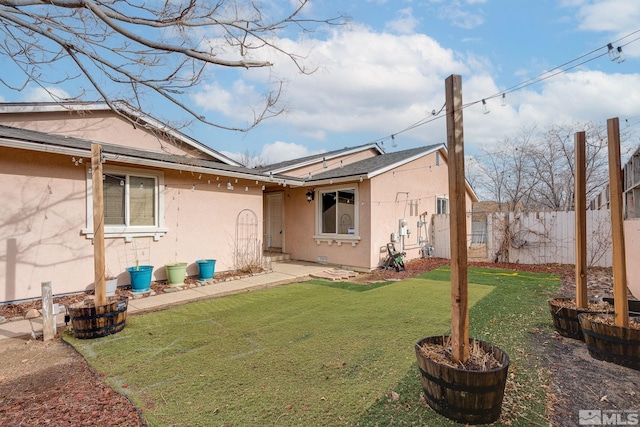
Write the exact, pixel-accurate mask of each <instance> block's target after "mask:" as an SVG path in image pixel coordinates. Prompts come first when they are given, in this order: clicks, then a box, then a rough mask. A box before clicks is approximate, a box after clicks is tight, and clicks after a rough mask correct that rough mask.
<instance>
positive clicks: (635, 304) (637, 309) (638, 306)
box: [602, 297, 640, 316]
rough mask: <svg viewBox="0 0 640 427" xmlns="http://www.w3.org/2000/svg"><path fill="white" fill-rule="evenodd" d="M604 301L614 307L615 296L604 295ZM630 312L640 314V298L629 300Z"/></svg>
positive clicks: (633, 314) (634, 314) (635, 314)
mask: <svg viewBox="0 0 640 427" xmlns="http://www.w3.org/2000/svg"><path fill="white" fill-rule="evenodd" d="M602 301H604V302H608V303H609V304H610V305H611V307H614V299H613V297H603V298H602ZM627 303H628V306H629V314H630V315H632V316H640V300H637V299H630V300H628V302H627Z"/></svg>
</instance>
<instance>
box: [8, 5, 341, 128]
mask: <svg viewBox="0 0 640 427" xmlns="http://www.w3.org/2000/svg"><path fill="white" fill-rule="evenodd" d="M308 2H309V0H298V2H297V4H295V5H294V6H292V7H291V8H290V10H289V11H276V10H275V9H273V10H271V9H269V10H268V11H267V10H265V9H263V6H260V5H259V4H258V3H255V2H254V1H253V0H248V1H241V0H217V1H216V0H205V1H196V0H182V1H181V0H178V1H171V2H157V3H156V2H145V1H141V0H134V1H129V0H106V1H101V0H0V22H1V23H2V25H0V32H2V33H4V35H5V37H4V42H2V43H0V55H4V56H5V57H7V58H8V59H9V60H10V63H11V64H12V65H13V66H15V67H16V68H17V69H18V70H19V71H20V72H21V73H23V75H24V77H22V78H16V77H12V78H9V77H7V76H1V77H0V84H3V85H4V86H5V87H7V88H9V89H11V90H22V89H24V88H25V87H27V85H28V84H30V83H32V82H33V83H35V84H37V85H39V86H40V87H42V88H44V89H45V90H49V92H51V91H50V88H48V86H51V85H60V84H63V83H68V82H70V81H78V82H79V83H81V81H84V82H86V83H88V84H89V88H90V89H91V90H95V92H96V93H97V94H99V96H100V97H101V98H102V100H104V101H106V102H107V104H108V105H110V106H112V107H113V106H114V105H115V104H114V101H116V100H123V101H125V102H127V103H128V104H129V105H131V106H132V108H135V109H139V110H143V109H144V108H143V103H144V102H145V101H146V100H147V96H149V95H151V97H152V98H153V97H154V96H157V95H159V96H160V97H162V98H163V99H165V100H166V101H168V102H170V103H172V104H175V105H177V106H178V107H180V108H181V109H182V110H183V111H185V112H186V113H187V114H189V115H190V116H192V117H193V118H195V119H197V120H199V121H202V122H204V123H207V124H209V125H212V126H216V127H219V128H222V129H229V130H235V131H247V130H249V129H251V128H253V127H254V126H256V125H257V124H258V123H260V122H261V121H262V120H264V119H266V118H269V117H273V116H277V115H278V114H280V113H281V112H282V111H283V110H284V108H277V107H276V105H277V103H278V100H279V97H280V94H281V91H282V86H283V84H282V82H276V83H275V85H274V86H275V88H274V89H273V91H272V92H269V93H267V94H265V96H264V98H263V103H262V106H261V107H260V108H259V109H256V110H255V111H254V117H253V120H252V121H251V122H250V123H248V125H247V126H229V125H225V124H221V123H215V122H213V121H211V120H209V119H207V118H206V117H205V116H203V115H202V114H199V113H198V112H196V111H195V110H194V109H193V108H191V107H190V106H188V105H187V104H186V103H185V102H184V101H183V100H182V99H181V95H185V94H188V90H189V89H191V88H194V87H196V86H198V85H199V84H200V83H202V82H203V81H204V79H205V78H206V76H207V73H206V71H207V69H208V68H207V67H209V66H213V67H222V68H243V69H253V68H265V67H271V66H272V65H273V64H272V62H271V61H270V60H267V59H265V58H267V57H268V56H267V55H264V54H261V53H260V52H263V51H264V52H265V53H266V52H271V53H277V54H280V55H283V56H284V57H285V58H287V59H288V60H290V61H292V63H293V64H295V66H296V67H297V68H298V70H299V71H300V72H302V73H312V72H313V71H315V70H307V69H306V68H305V66H304V64H303V62H302V61H303V60H304V56H303V55H300V54H298V53H295V52H290V51H287V50H286V49H284V48H283V47H281V46H280V44H279V42H278V40H279V35H280V34H281V33H282V32H283V31H285V30H295V31H296V32H300V31H301V32H307V31H314V30H315V28H316V27H317V26H322V25H340V24H342V23H344V22H345V19H344V18H343V17H337V18H331V19H324V20H322V19H313V18H307V17H304V16H303V15H302V12H303V9H304V8H305V6H306V5H307V4H308ZM278 12H280V13H279V15H278ZM259 53H260V54H259ZM70 70H75V71H70ZM109 82H112V83H115V84H116V85H115V86H114V85H113V84H110V83H109ZM118 85H126V87H128V90H126V91H125V93H127V94H128V95H127V97H125V98H124V99H118V97H115V95H114V92H115V89H114V87H117V86H118ZM74 87H78V88H80V89H79V93H74V94H72V95H71V96H72V99H73V100H76V99H80V97H82V96H84V95H85V93H86V91H87V88H85V87H84V86H83V85H82V84H78V85H75V86H74ZM58 100H59V101H69V100H70V99H66V100H61V99H58ZM147 102H148V101H147Z"/></svg>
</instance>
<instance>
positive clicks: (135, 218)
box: [102, 174, 157, 227]
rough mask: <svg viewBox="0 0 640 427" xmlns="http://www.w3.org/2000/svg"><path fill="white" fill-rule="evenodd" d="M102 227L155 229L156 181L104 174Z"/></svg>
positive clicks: (154, 179)
mask: <svg viewBox="0 0 640 427" xmlns="http://www.w3.org/2000/svg"><path fill="white" fill-rule="evenodd" d="M102 183H103V192H104V225H105V227H108V226H111V225H116V226H155V225H157V224H156V216H157V210H156V209H155V207H156V203H155V200H156V197H155V193H156V188H157V185H156V178H155V177H142V176H135V175H111V174H105V177H104V179H103V180H102Z"/></svg>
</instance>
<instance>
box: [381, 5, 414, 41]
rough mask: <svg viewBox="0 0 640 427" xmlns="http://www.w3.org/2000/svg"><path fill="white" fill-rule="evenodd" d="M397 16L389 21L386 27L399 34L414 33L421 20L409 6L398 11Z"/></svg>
mask: <svg viewBox="0 0 640 427" xmlns="http://www.w3.org/2000/svg"><path fill="white" fill-rule="evenodd" d="M397 15H398V16H397V18H396V19H394V20H392V21H389V22H387V24H386V25H385V28H387V29H388V30H390V31H392V32H394V33H397V34H412V33H413V32H414V31H415V28H416V27H417V26H418V24H419V23H420V20H418V19H416V18H415V17H414V16H413V9H411V8H410V7H407V8H406V9H401V10H399V11H398V13H397Z"/></svg>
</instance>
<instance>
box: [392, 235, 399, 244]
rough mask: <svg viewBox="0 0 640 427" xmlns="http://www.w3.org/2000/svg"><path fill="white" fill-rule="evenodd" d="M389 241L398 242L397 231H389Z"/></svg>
mask: <svg viewBox="0 0 640 427" xmlns="http://www.w3.org/2000/svg"><path fill="white" fill-rule="evenodd" d="M391 241H392V242H393V243H397V242H398V233H391Z"/></svg>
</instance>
